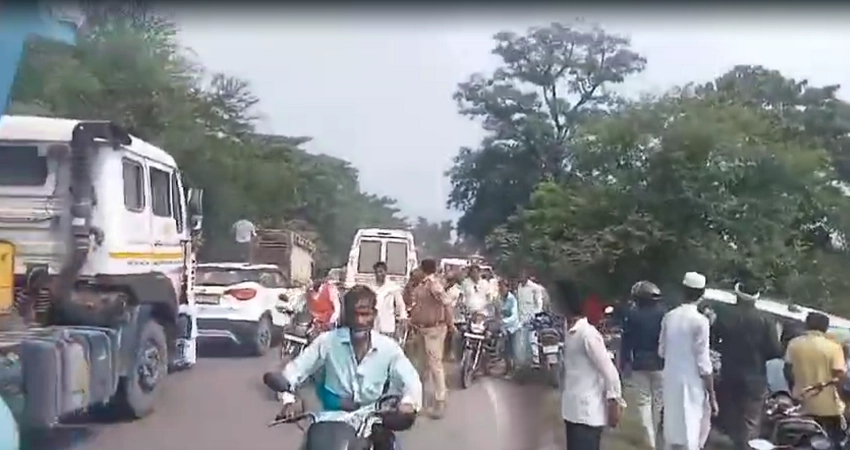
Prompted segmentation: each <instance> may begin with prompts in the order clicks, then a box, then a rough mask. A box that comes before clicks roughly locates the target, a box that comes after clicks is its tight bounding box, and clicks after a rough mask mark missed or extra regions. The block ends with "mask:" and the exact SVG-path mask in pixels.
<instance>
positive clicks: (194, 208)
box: [186, 188, 204, 216]
mask: <svg viewBox="0 0 850 450" xmlns="http://www.w3.org/2000/svg"><path fill="white" fill-rule="evenodd" d="M186 204H187V206H188V207H189V215H191V216H202V215H204V190H203V189H198V188H189V192H188V194H187V195H186Z"/></svg>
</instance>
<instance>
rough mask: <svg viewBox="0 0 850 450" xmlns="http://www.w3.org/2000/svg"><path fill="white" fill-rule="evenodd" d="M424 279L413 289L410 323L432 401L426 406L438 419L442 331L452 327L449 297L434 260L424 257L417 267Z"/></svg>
mask: <svg viewBox="0 0 850 450" xmlns="http://www.w3.org/2000/svg"><path fill="white" fill-rule="evenodd" d="M419 267H420V268H421V269H422V274H423V275H424V276H425V278H424V279H423V280H422V281H421V282H420V283H419V284H418V285H417V286H416V287H414V288H413V294H412V300H413V306H412V309H411V311H410V322H411V324H413V325H414V326H415V327H416V329H417V333H416V339H417V340H418V341H420V342H419V344H420V345H419V346H418V347H419V349H420V351H419V355H417V356H418V359H419V361H418V362H419V364H417V365H418V366H419V367H418V368H419V370H420V371H421V373H423V376H422V378H423V379H426V378H430V379H431V383H432V385H433V389H434V402H433V404H432V405H429V409H430V413H431V417H432V418H434V419H441V418H443V415H444V414H445V410H446V400H447V397H448V388H447V387H446V372H445V369H444V367H443V352H444V350H445V345H446V332H447V330H448V329H453V328H454V323H453V321H452V316H453V311H452V307H451V300H449V297H448V295H446V291H445V288H443V285H442V283H440V280H439V278H438V277H437V262H436V261H435V260H433V259H424V260H422V262H421V263H420V266H419Z"/></svg>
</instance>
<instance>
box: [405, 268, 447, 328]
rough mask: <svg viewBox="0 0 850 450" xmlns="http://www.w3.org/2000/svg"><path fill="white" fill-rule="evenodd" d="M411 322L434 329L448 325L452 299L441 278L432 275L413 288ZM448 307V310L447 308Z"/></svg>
mask: <svg viewBox="0 0 850 450" xmlns="http://www.w3.org/2000/svg"><path fill="white" fill-rule="evenodd" d="M411 298H412V305H411V310H410V321H411V323H413V324H414V325H418V326H423V327H432V326H436V325H441V324H445V323H447V321H448V320H449V319H450V318H449V317H447V314H446V312H447V309H448V308H450V305H451V299H450V298H449V296H448V295H447V294H446V290H445V288H443V284H442V283H441V282H440V280H439V278H437V277H436V276H434V275H430V276H428V277H426V278H425V281H423V282H422V283H420V284H419V285H418V286H416V287H414V288H413V291H412V295H411ZM447 307H448V308H447Z"/></svg>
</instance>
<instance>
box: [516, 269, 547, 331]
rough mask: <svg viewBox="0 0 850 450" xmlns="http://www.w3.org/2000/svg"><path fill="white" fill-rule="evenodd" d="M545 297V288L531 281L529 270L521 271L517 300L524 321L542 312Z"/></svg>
mask: <svg viewBox="0 0 850 450" xmlns="http://www.w3.org/2000/svg"><path fill="white" fill-rule="evenodd" d="M544 297H545V295H544V289H543V286H541V285H539V284H537V283H536V282H534V280H532V279H531V277H530V276H529V274H528V270H526V269H523V270H521V271H520V273H519V283H518V284H517V300H518V301H519V309H520V316H522V317H523V318H524V319H530V318H532V317H534V315H535V314H537V313H539V312H542V311H543V303H544V301H543V298H544Z"/></svg>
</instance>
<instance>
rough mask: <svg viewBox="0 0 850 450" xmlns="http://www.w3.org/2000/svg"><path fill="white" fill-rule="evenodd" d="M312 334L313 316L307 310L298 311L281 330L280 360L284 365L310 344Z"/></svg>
mask: <svg viewBox="0 0 850 450" xmlns="http://www.w3.org/2000/svg"><path fill="white" fill-rule="evenodd" d="M312 334H313V317H312V316H311V315H310V313H308V312H299V313H296V314H295V315H294V316H293V317H292V321H291V322H290V323H289V325H287V326H286V327H285V328H284V330H283V341H282V343H281V346H280V360H281V362H282V363H283V364H284V365H286V363H288V362H289V361H292V360H293V359H295V358H296V357H297V356H298V355H300V354H301V352H302V351H304V349H305V348H306V347H307V345H309V344H310V341H311V336H312Z"/></svg>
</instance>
